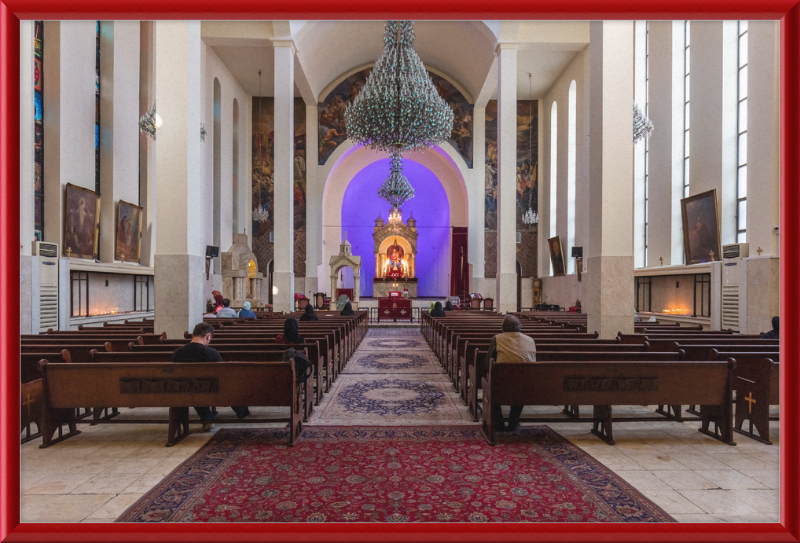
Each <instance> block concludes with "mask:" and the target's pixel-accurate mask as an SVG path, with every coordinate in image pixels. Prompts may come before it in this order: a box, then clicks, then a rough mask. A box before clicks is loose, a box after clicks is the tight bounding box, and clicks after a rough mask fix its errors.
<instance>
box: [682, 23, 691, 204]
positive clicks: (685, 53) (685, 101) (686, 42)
mask: <svg viewBox="0 0 800 543" xmlns="http://www.w3.org/2000/svg"><path fill="white" fill-rule="evenodd" d="M689 31H690V25H689V21H685V22H684V34H683V35H684V42H683V43H684V46H683V62H684V64H683V65H684V76H683V197H684V198H687V197H688V196H689V149H690V147H689V119H690V117H689V90H690V89H689V82H690V78H691V72H690V70H689V67H690V65H691V62H690V57H689V45H690V40H689Z"/></svg>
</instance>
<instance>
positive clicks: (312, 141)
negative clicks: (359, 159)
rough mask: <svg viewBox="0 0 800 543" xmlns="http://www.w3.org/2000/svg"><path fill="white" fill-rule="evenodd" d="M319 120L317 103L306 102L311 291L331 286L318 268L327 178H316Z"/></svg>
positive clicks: (307, 236) (307, 269)
mask: <svg viewBox="0 0 800 543" xmlns="http://www.w3.org/2000/svg"><path fill="white" fill-rule="evenodd" d="M317 123H318V107H317V104H306V291H307V292H308V291H312V289H313V291H312V292H311V294H314V292H326V291H327V290H328V289H327V280H326V279H327V275H328V274H326V273H324V272H323V273H320V271H319V270H320V264H322V195H323V192H324V191H325V180H324V179H323V180H322V181H321V182H320V181H319V180H318V179H317V172H318V171H319V166H318V165H317V161H318V155H319V145H318V144H317V131H318V128H317ZM323 270H324V267H323ZM320 279H321V280H322V281H320ZM320 283H321V284H320ZM331 295H332V294H331Z"/></svg>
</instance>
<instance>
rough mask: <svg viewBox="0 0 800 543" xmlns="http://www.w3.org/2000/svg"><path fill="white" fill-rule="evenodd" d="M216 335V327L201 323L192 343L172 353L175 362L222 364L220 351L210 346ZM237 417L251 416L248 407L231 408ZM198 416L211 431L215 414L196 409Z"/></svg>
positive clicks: (206, 428) (207, 429)
mask: <svg viewBox="0 0 800 543" xmlns="http://www.w3.org/2000/svg"><path fill="white" fill-rule="evenodd" d="M213 335H214V327H213V326H211V325H210V324H208V323H205V322H201V323H198V324H197V326H195V327H194V330H193V331H192V341H190V342H189V343H187V344H186V345H184V346H183V347H179V348H177V349H175V352H174V353H172V361H173V362H222V356H220V354H219V351H218V350H216V349H212V348H211V347H209V346H208V344H209V343H210V342H211V338H212V336H213ZM231 409H233V412H234V413H236V417H237V418H240V419H244V418H247V417H249V416H250V409H249V408H248V407H247V406H243V407H239V406H236V407H231ZM194 410H195V411H196V412H197V416H198V417H200V420H204V421H207V422H205V423H204V424H203V431H206V432H207V431H209V430H211V429H212V428H213V427H214V425H213V424H212V423H211V421H212V420H214V416H215V415H214V413H213V412H212V410H211V408H210V407H195V408H194Z"/></svg>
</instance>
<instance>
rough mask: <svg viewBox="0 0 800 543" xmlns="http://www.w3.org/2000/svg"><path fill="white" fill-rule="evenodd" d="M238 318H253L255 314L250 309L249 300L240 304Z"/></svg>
mask: <svg viewBox="0 0 800 543" xmlns="http://www.w3.org/2000/svg"><path fill="white" fill-rule="evenodd" d="M239 318H240V319H255V318H256V314H255V313H253V312H252V311H251V310H250V302H245V303H244V304H242V310H241V311H239Z"/></svg>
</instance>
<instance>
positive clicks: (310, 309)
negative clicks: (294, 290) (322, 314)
mask: <svg viewBox="0 0 800 543" xmlns="http://www.w3.org/2000/svg"><path fill="white" fill-rule="evenodd" d="M300 320H301V321H318V320H319V317H317V314H316V313H314V306H313V305H311V304H308V305H306V311H305V313H303V314H302V315H300Z"/></svg>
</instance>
